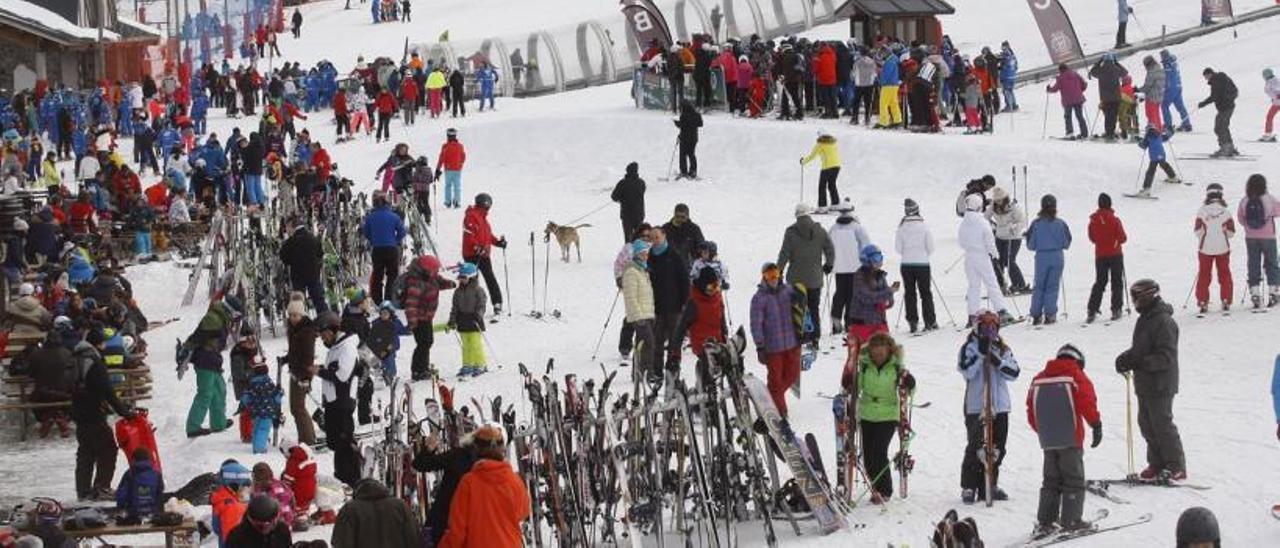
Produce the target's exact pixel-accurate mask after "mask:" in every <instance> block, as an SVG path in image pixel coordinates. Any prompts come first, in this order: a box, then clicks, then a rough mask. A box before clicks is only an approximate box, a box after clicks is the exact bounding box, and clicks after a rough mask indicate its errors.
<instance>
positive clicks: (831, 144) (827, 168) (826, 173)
mask: <svg viewBox="0 0 1280 548" xmlns="http://www.w3.org/2000/svg"><path fill="white" fill-rule="evenodd" d="M817 157H821V158H822V171H821V172H819V174H818V211H817V212H818V213H826V212H827V197H828V196H830V197H831V206H832V207H835V206H837V205H838V204H840V191H839V189H837V188H836V179H837V178H839V177H840V149H839V147H837V146H836V138H835V137H833V136H832V135H831V134H829V133H826V132H823V133H822V134H821V135H819V136H818V141H817V142H816V143H814V144H813V150H811V151H809V155H808V156H805V157H804V158H801V159H800V165H801V166H806V165H809V162H812V161H813V159H814V158H817Z"/></svg>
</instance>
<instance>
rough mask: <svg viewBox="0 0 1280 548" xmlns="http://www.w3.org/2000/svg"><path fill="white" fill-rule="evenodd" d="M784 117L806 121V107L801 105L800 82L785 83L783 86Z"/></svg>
mask: <svg viewBox="0 0 1280 548" xmlns="http://www.w3.org/2000/svg"><path fill="white" fill-rule="evenodd" d="M792 107H794V109H793V108H792ZM782 117H783V118H795V119H797V120H803V119H804V106H803V105H802V104H801V103H800V82H785V84H783V89H782Z"/></svg>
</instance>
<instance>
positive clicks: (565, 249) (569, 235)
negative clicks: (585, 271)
mask: <svg viewBox="0 0 1280 548" xmlns="http://www.w3.org/2000/svg"><path fill="white" fill-rule="evenodd" d="M589 226H591V225H589V224H580V225H576V226H560V225H558V224H555V223H553V222H551V221H547V228H546V229H545V230H543V231H542V241H544V242H545V241H549V240H550V239H551V235H552V234H555V236H556V243H558V244H560V260H561V261H564V262H566V263H567V262H569V246H577V249H578V262H582V242H580V241H578V229H579V228H586V227H589Z"/></svg>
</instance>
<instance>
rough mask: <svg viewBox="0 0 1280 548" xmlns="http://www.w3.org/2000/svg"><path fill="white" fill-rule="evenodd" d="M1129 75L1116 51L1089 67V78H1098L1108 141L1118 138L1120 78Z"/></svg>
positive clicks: (1103, 124)
mask: <svg viewBox="0 0 1280 548" xmlns="http://www.w3.org/2000/svg"><path fill="white" fill-rule="evenodd" d="M1121 1H1123V0H1121ZM1128 75H1129V71H1128V70H1126V69H1125V68H1124V66H1123V65H1121V64H1120V63H1119V62H1118V61H1116V54H1114V53H1104V54H1102V59H1101V60H1099V61H1098V64H1096V65H1094V66H1093V68H1090V69H1089V78H1097V79H1098V108H1100V109H1102V127H1103V134H1102V138H1103V139H1106V140H1107V141H1108V142H1111V141H1114V140H1115V139H1116V117H1117V115H1118V114H1119V112H1120V80H1121V79H1123V78H1124V77H1125V76H1128ZM1095 129H1096V128H1095Z"/></svg>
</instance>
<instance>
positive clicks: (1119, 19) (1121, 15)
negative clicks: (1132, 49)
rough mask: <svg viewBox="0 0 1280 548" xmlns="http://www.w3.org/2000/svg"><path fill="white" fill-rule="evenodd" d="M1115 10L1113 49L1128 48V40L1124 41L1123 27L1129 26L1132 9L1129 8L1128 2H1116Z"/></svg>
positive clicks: (1120, 0)
mask: <svg viewBox="0 0 1280 548" xmlns="http://www.w3.org/2000/svg"><path fill="white" fill-rule="evenodd" d="M1116 10H1117V12H1116V13H1117V14H1116V47H1115V49H1123V48H1127V47H1129V42H1128V40H1125V27H1127V26H1129V14H1131V13H1133V8H1131V7H1129V0H1116Z"/></svg>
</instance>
